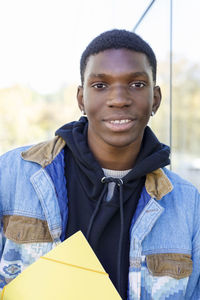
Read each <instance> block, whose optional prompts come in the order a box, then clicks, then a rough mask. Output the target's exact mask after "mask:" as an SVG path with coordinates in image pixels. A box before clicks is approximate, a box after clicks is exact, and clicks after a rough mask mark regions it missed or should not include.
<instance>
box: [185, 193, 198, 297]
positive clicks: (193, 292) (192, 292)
mask: <svg viewBox="0 0 200 300" xmlns="http://www.w3.org/2000/svg"><path fill="white" fill-rule="evenodd" d="M191 221H192V220H191ZM193 230H194V231H193V238H192V261H193V272H192V276H191V277H190V279H189V282H188V289H187V294H186V296H188V297H186V299H189V300H197V299H200V194H199V192H198V191H197V190H196V193H195V211H194V216H193Z"/></svg>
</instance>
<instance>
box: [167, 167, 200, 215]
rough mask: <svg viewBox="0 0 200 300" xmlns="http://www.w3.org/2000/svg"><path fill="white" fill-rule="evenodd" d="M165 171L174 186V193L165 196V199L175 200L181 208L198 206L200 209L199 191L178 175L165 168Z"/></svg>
mask: <svg viewBox="0 0 200 300" xmlns="http://www.w3.org/2000/svg"><path fill="white" fill-rule="evenodd" d="M163 171H164V172H165V174H166V176H167V177H168V179H169V180H170V182H171V184H172V186H173V189H172V191H171V192H170V193H169V194H167V195H166V196H165V197H166V198H165V199H169V198H171V199H173V200H174V201H175V202H177V203H178V204H179V207H181V206H187V207H188V209H190V208H192V207H193V208H194V207H195V206H196V205H197V206H199V209H200V193H199V191H198V189H197V188H196V187H195V186H194V185H193V184H192V183H190V182H189V181H187V180H185V179H183V178H182V177H181V176H179V175H178V174H176V173H174V172H172V171H170V170H168V169H165V168H164V169H163ZM184 203H185V204H184Z"/></svg>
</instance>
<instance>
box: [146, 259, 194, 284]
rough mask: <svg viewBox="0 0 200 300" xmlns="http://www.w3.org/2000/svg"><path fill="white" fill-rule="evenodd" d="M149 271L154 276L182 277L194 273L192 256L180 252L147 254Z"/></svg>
mask: <svg viewBox="0 0 200 300" xmlns="http://www.w3.org/2000/svg"><path fill="white" fill-rule="evenodd" d="M146 262H147V267H148V270H149V272H150V273H151V274H152V275H153V276H170V277H172V278H175V279H181V278H185V277H188V276H190V274H191V273H192V260H191V256H190V255H187V254H179V253H161V254H151V255H147V256H146Z"/></svg>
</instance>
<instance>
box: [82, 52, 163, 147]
mask: <svg viewBox="0 0 200 300" xmlns="http://www.w3.org/2000/svg"><path fill="white" fill-rule="evenodd" d="M77 98H78V103H79V107H80V109H81V110H84V111H85V112H86V114H87V117H88V141H89V143H90V141H93V142H94V141H96V142H97V143H98V145H100V146H102V147H104V146H105V145H110V146H113V147H126V146H129V145H131V144H134V143H141V141H142V137H143V133H144V129H145V127H146V125H147V123H148V121H149V117H150V115H151V112H152V111H154V112H156V110H157V108H158V107H159V104H160V100H161V94H160V89H159V87H155V86H154V82H153V76H152V69H151V67H150V64H149V62H148V60H147V58H146V55H145V54H143V53H138V52H135V51H132V50H127V49H109V50H106V51H103V52H100V53H98V54H96V55H91V56H90V57H89V60H88V63H87V66H86V70H85V74H84V84H83V87H79V89H78V94H77Z"/></svg>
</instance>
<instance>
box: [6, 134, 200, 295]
mask: <svg viewBox="0 0 200 300" xmlns="http://www.w3.org/2000/svg"><path fill="white" fill-rule="evenodd" d="M64 146H65V142H64V140H62V138H60V137H55V138H54V139H53V140H52V141H49V142H44V143H40V144H38V145H36V146H33V147H24V148H19V149H16V150H12V151H10V152H8V153H6V154H4V155H3V156H1V157H0V217H1V235H0V288H3V286H4V285H5V284H7V283H9V282H10V281H11V280H12V279H13V278H15V277H16V276H17V275H18V274H19V273H21V272H22V271H23V270H24V269H25V268H26V267H27V266H28V265H30V264H31V263H33V262H34V261H36V260H37V259H38V258H39V257H40V256H42V255H44V254H45V253H47V252H48V251H50V250H51V249H52V248H53V247H55V246H56V245H57V244H58V243H60V242H61V240H63V238H64V236H62V235H63V232H64V226H66V223H67V212H68V208H67V190H66V179H65V176H64V151H63V148H64ZM77 284H78V283H77ZM127 299H129V300H139V299H141V300H152V299H153V300H182V299H186V300H198V299H200V195H199V193H198V191H197V189H195V187H194V186H192V185H191V184H190V183H188V182H186V181H184V180H183V179H181V178H180V177H179V176H178V175H176V174H174V173H172V172H170V171H169V170H167V169H158V170H156V171H154V172H152V173H151V174H147V176H146V182H145V186H144V188H143V191H142V194H141V197H140V199H139V202H138V206H137V210H136V213H135V214H134V216H133V219H132V224H131V226H130V265H129V286H128V291H127Z"/></svg>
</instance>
